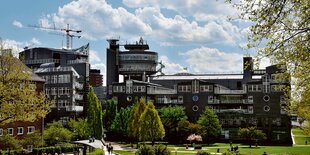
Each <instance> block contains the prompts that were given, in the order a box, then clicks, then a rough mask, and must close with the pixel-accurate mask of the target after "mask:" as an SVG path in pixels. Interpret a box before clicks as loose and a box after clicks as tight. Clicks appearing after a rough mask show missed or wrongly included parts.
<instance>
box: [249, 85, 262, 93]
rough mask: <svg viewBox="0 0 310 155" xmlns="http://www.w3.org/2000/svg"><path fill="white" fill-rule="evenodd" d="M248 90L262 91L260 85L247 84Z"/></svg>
mask: <svg viewBox="0 0 310 155" xmlns="http://www.w3.org/2000/svg"><path fill="white" fill-rule="evenodd" d="M248 91H249V92H260V91H262V86H261V85H248Z"/></svg>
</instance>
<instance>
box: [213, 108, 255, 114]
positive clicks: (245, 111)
mask: <svg viewBox="0 0 310 155" xmlns="http://www.w3.org/2000/svg"><path fill="white" fill-rule="evenodd" d="M215 112H216V113H225V112H238V113H243V114H253V111H250V110H248V109H215Z"/></svg>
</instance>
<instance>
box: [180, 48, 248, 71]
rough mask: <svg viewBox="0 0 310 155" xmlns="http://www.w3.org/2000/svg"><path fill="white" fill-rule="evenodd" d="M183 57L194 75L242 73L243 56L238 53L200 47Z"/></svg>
mask: <svg viewBox="0 0 310 155" xmlns="http://www.w3.org/2000/svg"><path fill="white" fill-rule="evenodd" d="M183 55H184V56H186V58H187V59H186V60H185V61H186V63H187V64H188V65H189V67H190V70H191V71H193V72H194V73H212V72H216V73H218V72H225V73H227V72H239V73H240V72H242V62H243V61H242V58H243V56H242V55H241V54H239V53H224V52H221V51H219V50H218V49H216V48H208V47H201V48H196V49H192V50H189V51H187V52H185V53H184V54H183Z"/></svg>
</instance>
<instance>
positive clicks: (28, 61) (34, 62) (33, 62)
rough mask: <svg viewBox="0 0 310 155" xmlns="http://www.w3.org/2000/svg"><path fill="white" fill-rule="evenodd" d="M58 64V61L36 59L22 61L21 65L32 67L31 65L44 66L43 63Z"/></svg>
mask: <svg viewBox="0 0 310 155" xmlns="http://www.w3.org/2000/svg"><path fill="white" fill-rule="evenodd" d="M51 62H54V63H59V62H60V60H59V59H36V60H24V61H23V63H24V64H26V65H32V64H44V63H51Z"/></svg>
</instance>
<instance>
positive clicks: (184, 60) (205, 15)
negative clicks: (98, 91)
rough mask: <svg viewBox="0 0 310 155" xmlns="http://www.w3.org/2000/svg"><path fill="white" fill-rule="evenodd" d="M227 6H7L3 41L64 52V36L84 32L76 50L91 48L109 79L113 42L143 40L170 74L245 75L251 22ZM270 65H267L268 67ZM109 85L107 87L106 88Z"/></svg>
mask: <svg viewBox="0 0 310 155" xmlns="http://www.w3.org/2000/svg"><path fill="white" fill-rule="evenodd" d="M238 14H239V12H238V11H237V10H236V9H234V8H233V7H232V6H231V5H229V4H226V3H225V2H224V0H151V1H150V0H75V1H72V0H39V1H38V0H22V1H21V0H2V1H1V2H0V37H1V38H2V40H3V42H5V45H6V47H8V48H13V50H15V51H17V52H19V51H22V50H23V48H24V47H26V46H27V47H32V48H33V47H50V48H63V47H65V45H66V37H65V36H64V35H62V34H61V33H62V32H63V31H54V30H49V29H38V28H35V27H33V26H34V25H35V26H42V27H46V28H53V27H55V28H57V29H62V28H66V25H67V24H69V25H70V28H71V29H73V30H82V32H81V33H79V34H75V33H73V35H80V36H81V38H77V37H73V48H78V47H80V46H83V45H85V44H87V43H90V57H89V59H90V63H91V68H96V69H100V70H101V73H102V74H103V75H104V81H105V74H106V48H108V42H107V41H106V40H107V39H111V38H119V39H120V44H125V43H135V42H136V41H138V40H139V38H140V37H142V38H143V39H144V40H145V41H146V42H147V43H148V44H149V47H150V50H151V51H156V52H158V59H159V61H162V63H163V64H164V65H165V68H164V69H163V72H164V73H165V74H175V73H179V72H184V71H185V68H186V69H187V70H186V71H187V72H190V73H241V72H242V69H243V68H242V58H243V57H244V56H245V55H251V56H255V55H256V53H255V49H252V50H248V49H245V48H244V47H245V45H246V43H247V34H248V30H249V26H250V25H251V23H250V22H248V21H244V20H241V19H238ZM268 64H269V62H268V61H267V60H266V61H264V62H261V66H260V68H262V67H265V66H266V65H268ZM104 85H105V82H104Z"/></svg>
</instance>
